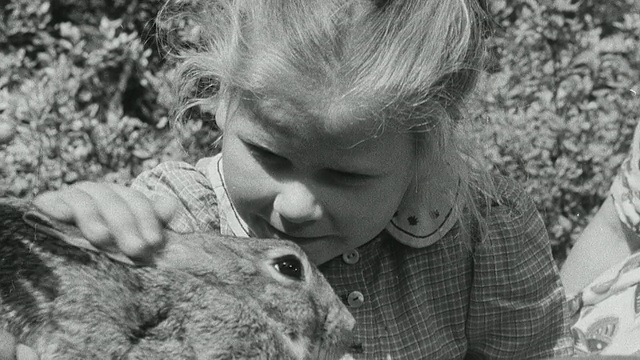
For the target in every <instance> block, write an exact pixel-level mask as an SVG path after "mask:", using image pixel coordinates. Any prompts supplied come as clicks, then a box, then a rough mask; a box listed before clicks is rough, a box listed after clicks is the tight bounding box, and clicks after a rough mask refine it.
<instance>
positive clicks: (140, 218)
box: [33, 182, 177, 262]
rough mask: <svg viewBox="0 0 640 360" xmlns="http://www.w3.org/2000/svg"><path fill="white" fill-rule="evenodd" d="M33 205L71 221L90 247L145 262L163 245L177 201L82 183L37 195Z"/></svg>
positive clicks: (51, 215)
mask: <svg viewBox="0 0 640 360" xmlns="http://www.w3.org/2000/svg"><path fill="white" fill-rule="evenodd" d="M33 204H34V205H35V206H36V207H37V208H38V209H39V210H40V211H42V212H43V213H44V214H46V215H48V216H50V217H51V218H53V219H56V220H59V221H63V222H69V223H74V224H75V225H76V226H77V227H78V228H79V229H80V231H81V232H82V234H83V235H84V236H85V237H86V238H87V240H89V242H91V243H92V244H93V245H94V246H96V247H98V248H101V249H104V250H106V251H109V252H121V253H123V254H124V255H126V256H128V257H130V258H132V259H133V260H136V261H140V262H146V261H148V260H149V259H150V257H151V255H152V254H153V253H154V252H155V251H157V250H159V249H160V248H162V247H163V246H164V241H165V239H164V238H163V235H162V229H163V227H164V224H166V223H167V222H169V220H171V217H172V216H173V214H174V212H175V210H176V208H177V203H176V200H174V199H173V198H169V197H167V198H163V199H162V200H158V201H151V200H150V199H149V198H147V197H146V196H145V195H144V194H142V193H140V192H139V191H136V190H133V189H130V188H128V187H125V186H121V185H116V184H106V183H94V182H82V183H79V184H76V185H73V186H71V187H69V188H66V189H63V190H58V191H52V192H47V193H43V194H41V195H38V196H37V197H36V198H35V199H34V201H33Z"/></svg>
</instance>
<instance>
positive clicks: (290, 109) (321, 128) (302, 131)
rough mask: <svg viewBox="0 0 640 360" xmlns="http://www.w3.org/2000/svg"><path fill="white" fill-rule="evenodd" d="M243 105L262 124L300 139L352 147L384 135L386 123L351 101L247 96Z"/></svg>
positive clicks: (242, 101)
mask: <svg viewBox="0 0 640 360" xmlns="http://www.w3.org/2000/svg"><path fill="white" fill-rule="evenodd" d="M240 106H241V107H243V108H245V109H247V110H249V111H250V112H251V115H252V117H254V119H255V120H256V121H258V122H260V123H261V125H263V126H265V127H268V128H270V129H274V130H276V131H278V132H279V133H281V134H284V135H289V136H292V137H298V138H309V140H314V139H317V138H318V137H321V138H323V139H324V140H326V139H331V140H332V141H333V142H335V144H334V145H338V146H340V147H352V146H354V145H356V144H358V143H360V142H362V141H365V140H367V139H371V138H374V137H378V136H380V135H381V130H382V128H383V126H382V125H383V124H382V123H381V121H380V120H379V119H377V118H375V117H373V116H367V115H366V114H365V112H363V111H359V108H358V106H356V105H355V104H353V103H349V102H348V101H340V102H328V101H322V100H320V97H318V100H317V101H304V102H302V101H299V100H297V99H284V98H273V97H271V98H265V97H260V98H259V97H256V96H249V97H243V99H242V100H241V103H240Z"/></svg>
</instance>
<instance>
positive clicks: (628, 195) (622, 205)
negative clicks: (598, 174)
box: [610, 122, 640, 235]
mask: <svg viewBox="0 0 640 360" xmlns="http://www.w3.org/2000/svg"><path fill="white" fill-rule="evenodd" d="M610 194H611V197H612V198H613V205H614V207H615V209H616V212H617V213H618V217H620V221H622V223H623V224H625V225H626V226H627V227H628V228H629V229H632V230H633V231H634V232H635V233H636V234H639V235H640V122H638V125H636V129H635V132H634V134H633V140H632V143H631V148H630V149H629V154H628V155H627V157H626V159H625V160H624V161H623V162H622V165H621V166H620V169H619V170H618V174H617V175H616V177H615V179H614V180H613V184H612V185H611V190H610Z"/></svg>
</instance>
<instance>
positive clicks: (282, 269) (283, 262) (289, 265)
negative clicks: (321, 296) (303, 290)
mask: <svg viewBox="0 0 640 360" xmlns="http://www.w3.org/2000/svg"><path fill="white" fill-rule="evenodd" d="M273 267H274V268H275V269H276V270H277V271H278V272H279V273H281V274H282V275H284V276H287V277H290V278H292V279H295V280H302V263H301V262H300V259H298V258H297V257H296V256H294V255H287V256H283V257H281V258H278V259H277V260H276V261H275V262H274V264H273Z"/></svg>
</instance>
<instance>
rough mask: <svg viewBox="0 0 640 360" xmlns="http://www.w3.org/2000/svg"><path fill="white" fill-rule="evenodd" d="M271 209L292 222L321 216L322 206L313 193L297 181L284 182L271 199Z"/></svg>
mask: <svg viewBox="0 0 640 360" xmlns="http://www.w3.org/2000/svg"><path fill="white" fill-rule="evenodd" d="M273 210H274V211H275V212H276V213H278V214H279V215H280V216H282V217H283V218H284V219H285V220H287V221H289V222H291V223H293V224H301V223H305V222H309V221H315V220H319V219H320V218H322V207H321V206H320V204H319V203H318V201H317V199H316V197H315V195H314V194H313V193H312V192H311V191H310V189H309V188H308V187H307V186H306V185H304V184H302V183H299V182H292V183H288V184H284V186H283V188H282V190H281V191H280V192H279V193H278V194H277V195H276V198H275V200H274V201H273Z"/></svg>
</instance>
